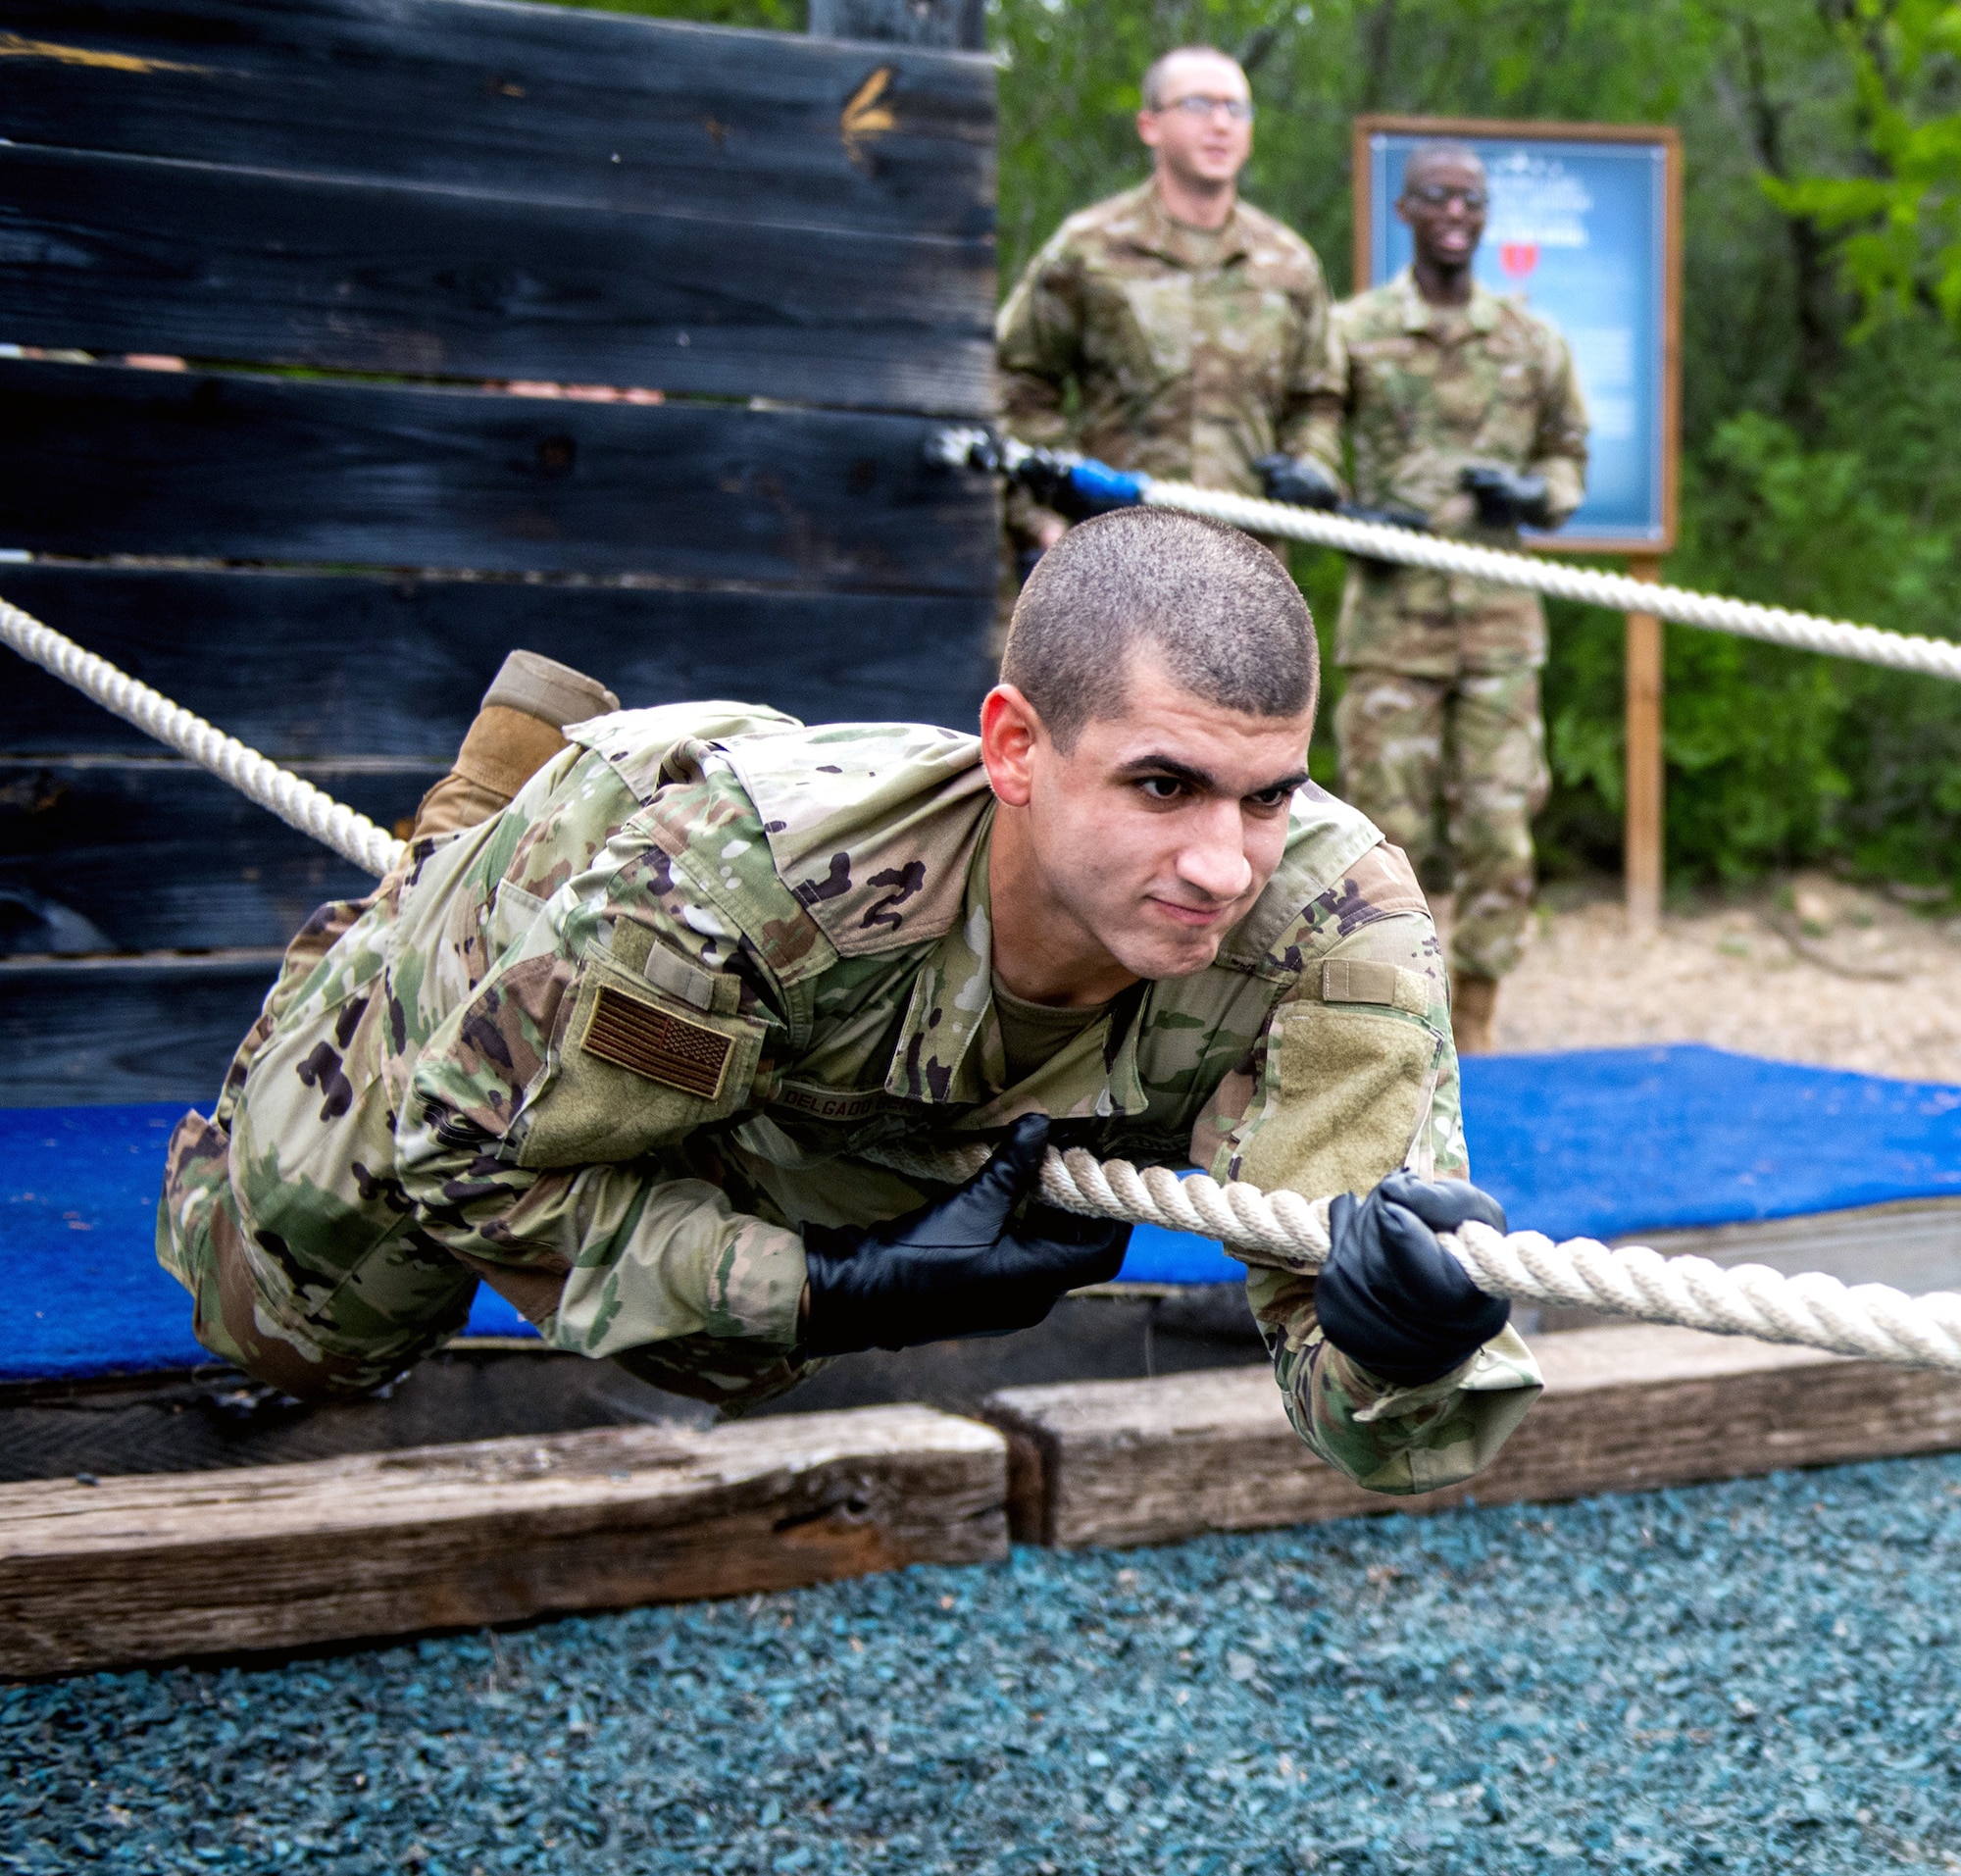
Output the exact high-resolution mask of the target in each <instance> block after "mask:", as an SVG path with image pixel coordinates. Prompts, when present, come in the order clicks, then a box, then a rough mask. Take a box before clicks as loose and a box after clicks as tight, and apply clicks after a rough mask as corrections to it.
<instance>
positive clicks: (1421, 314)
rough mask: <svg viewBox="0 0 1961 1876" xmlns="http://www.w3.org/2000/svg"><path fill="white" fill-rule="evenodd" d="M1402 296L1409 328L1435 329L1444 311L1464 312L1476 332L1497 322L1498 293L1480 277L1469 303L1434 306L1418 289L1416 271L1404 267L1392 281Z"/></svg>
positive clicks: (1415, 329)
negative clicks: (1481, 281)
mask: <svg viewBox="0 0 1961 1876" xmlns="http://www.w3.org/2000/svg"><path fill="white" fill-rule="evenodd" d="M1390 285H1391V286H1393V287H1394V288H1395V289H1396V291H1397V292H1398V293H1400V294H1401V296H1402V325H1403V330H1404V331H1406V332H1433V331H1434V330H1436V328H1437V325H1438V324H1439V323H1440V322H1439V321H1438V315H1439V314H1441V313H1445V312H1450V313H1459V312H1461V313H1462V314H1463V315H1464V317H1465V319H1466V321H1467V322H1468V323H1469V325H1470V328H1471V330H1473V331H1474V332H1488V331H1489V330H1491V329H1492V327H1494V326H1496V325H1497V323H1498V296H1497V294H1495V293H1494V292H1492V291H1491V289H1490V288H1489V287H1488V286H1484V285H1483V284H1481V283H1480V282H1479V281H1477V280H1473V281H1472V282H1471V299H1470V303H1469V304H1468V305H1466V306H1463V307H1437V306H1433V305H1431V303H1430V302H1429V301H1428V300H1427V299H1425V298H1424V296H1423V295H1422V294H1421V293H1420V292H1418V291H1417V285H1416V274H1415V272H1414V270H1412V269H1410V268H1407V267H1406V268H1404V269H1403V271H1402V272H1401V273H1400V274H1398V275H1397V276H1396V277H1395V279H1393V280H1392V281H1390Z"/></svg>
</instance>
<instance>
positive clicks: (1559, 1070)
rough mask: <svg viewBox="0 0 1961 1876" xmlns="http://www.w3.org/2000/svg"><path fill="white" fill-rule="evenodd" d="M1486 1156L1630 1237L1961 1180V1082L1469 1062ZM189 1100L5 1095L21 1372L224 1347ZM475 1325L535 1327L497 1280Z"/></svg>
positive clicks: (1133, 1272) (1687, 1065) (1145, 1244)
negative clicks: (192, 1231) (175, 1211)
mask: <svg viewBox="0 0 1961 1876" xmlns="http://www.w3.org/2000/svg"><path fill="white" fill-rule="evenodd" d="M1464 1108H1465V1119H1466V1125H1467V1129H1468V1132H1469V1135H1470V1142H1471V1159H1472V1165H1473V1167H1474V1169H1475V1170H1476V1174H1477V1177H1478V1180H1479V1183H1480V1184H1481V1185H1483V1186H1485V1187H1486V1188H1488V1189H1489V1190H1490V1191H1491V1192H1494V1193H1496V1194H1497V1196H1498V1198H1499V1199H1500V1200H1501V1202H1502V1203H1503V1204H1504V1207H1505V1210H1506V1212H1507V1213H1508V1214H1509V1216H1510V1218H1511V1222H1512V1224H1513V1225H1514V1226H1515V1227H1521V1228H1525V1227H1530V1228H1531V1229H1534V1230H1536V1231H1542V1232H1544V1233H1546V1234H1547V1235H1548V1236H1549V1237H1553V1238H1576V1237H1583V1236H1584V1237H1592V1238H1615V1237H1621V1236H1624V1235H1626V1234H1629V1233H1633V1232H1641V1231H1660V1230H1665V1229H1667V1228H1669V1227H1671V1226H1690V1225H1722V1224H1734V1223H1735V1222H1737V1221H1739V1220H1742V1219H1748V1218H1785V1217H1790V1216H1793V1215H1795V1214H1798V1213H1803V1212H1820V1211H1841V1210H1845V1209H1848V1208H1850V1207H1852V1206H1856V1205H1874V1204H1880V1203H1883V1202H1885V1201H1886V1200H1888V1199H1900V1198H1926V1197H1941V1196H1946V1195H1948V1194H1952V1193H1961V1088H1949V1087H1945V1086H1941V1085H1937V1084H1932V1083H1927V1082H1895V1081H1886V1080H1883V1079H1881V1078H1880V1077H1878V1076H1873V1075H1851V1074H1846V1073H1842V1072H1840V1071H1837V1070H1834V1069H1820V1068H1804V1067H1800V1066H1797V1065H1795V1064H1793V1063H1789V1062H1767V1061H1762V1060H1759V1059H1758V1058H1757V1057H1755V1056H1750V1055H1732V1054H1728V1053H1726V1052H1725V1051H1723V1050H1721V1049H1713V1048H1703V1047H1700V1046H1695V1045H1683V1046H1677V1047H1672V1048H1638V1049H1584V1050H1579V1051H1576V1052H1574V1053H1571V1054H1564V1055H1496V1056H1481V1057H1476V1058H1474V1059H1472V1060H1470V1061H1467V1062H1466V1063H1465V1064H1464ZM182 1111H183V1110H182V1109H181V1108H180V1107H177V1106H176V1105H170V1106H141V1107H52V1108H11V1109H0V1271H4V1275H5V1293H6V1294H7V1295H8V1296H10V1297H12V1298H14V1299H15V1304H16V1307H15V1309H14V1311H13V1312H12V1314H11V1319H10V1321H9V1323H8V1325H7V1330H8V1333H7V1336H6V1339H5V1342H4V1344H0V1379H7V1380H22V1379H32V1378H42V1377H60V1376H74V1375H93V1374H108V1373H142V1372H154V1371H156V1370H159V1369H170V1368H184V1367H190V1366H193V1365H195V1364H196V1363H198V1362H200V1361H203V1360H207V1359H209V1357H208V1356H207V1355H206V1354H205V1353H204V1351H203V1350H202V1349H201V1348H199V1346H198V1345H197V1344H196V1343H195V1342H194V1341H193V1340H192V1339H191V1334H190V1301H189V1298H188V1297H187V1296H186V1295H185V1294H184V1293H183V1292H182V1291H181V1290H179V1289H178V1288H177V1286H176V1283H174V1282H173V1281H172V1280H171V1279H170V1278H169V1277H167V1276H166V1275H164V1273H163V1272H162V1271H161V1270H160V1269H158V1267H157V1264H156V1259H155V1255H154V1249H153V1245H154V1235H155V1219H156V1204H157V1190H158V1186H159V1184H160V1183H161V1180H162V1174H163V1156H164V1143H165V1141H167V1140H168V1139H169V1136H170V1131H171V1129H172V1127H174V1126H175V1125H176V1120H177V1117H178V1115H179V1114H180V1113H181V1112H182ZM1243 1274H1244V1272H1243V1268H1242V1266H1240V1265H1238V1264H1235V1263H1233V1262H1232V1259H1231V1258H1229V1257H1228V1256H1227V1255H1226V1254H1225V1253H1224V1252H1223V1251H1222V1250H1220V1248H1219V1247H1218V1245H1217V1244H1214V1243H1211V1242H1207V1241H1205V1240H1203V1239H1197V1238H1186V1237H1182V1236H1180V1235H1179V1234H1177V1233H1174V1232H1166V1231H1157V1230H1153V1229H1152V1228H1151V1227H1149V1226H1140V1227H1139V1228H1138V1229H1137V1230H1136V1231H1135V1232H1134V1233H1133V1234H1132V1235H1131V1251H1130V1255H1129V1257H1127V1258H1126V1260H1125V1263H1124V1270H1123V1275H1124V1278H1125V1279H1126V1280H1127V1281H1129V1282H1132V1283H1175V1284H1203V1283H1227V1282H1232V1281H1236V1280H1237V1279H1238V1278H1239V1277H1240V1276H1242V1275H1243ZM468 1333H470V1334H472V1335H478V1336H481V1335H495V1336H513V1335H529V1334H531V1333H532V1331H531V1330H530V1328H529V1325H528V1324H527V1323H526V1322H525V1321H524V1320H523V1319H522V1318H521V1317H520V1316H519V1315H518V1313H517V1312H516V1311H515V1310H514V1309H512V1308H511V1306H510V1305H509V1304H508V1303H506V1302H504V1301H503V1299H502V1298H501V1297H499V1296H497V1295H496V1294H494V1293H492V1292H491V1291H489V1290H486V1289H479V1290H478V1293H477V1301H476V1304H475V1306H474V1307H473V1309H472V1311H471V1317H470V1328H469V1332H468Z"/></svg>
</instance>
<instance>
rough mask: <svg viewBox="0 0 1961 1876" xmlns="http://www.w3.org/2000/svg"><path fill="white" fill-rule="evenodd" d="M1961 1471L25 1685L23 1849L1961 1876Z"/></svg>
mask: <svg viewBox="0 0 1961 1876" xmlns="http://www.w3.org/2000/svg"><path fill="white" fill-rule="evenodd" d="M1957 1608H1961V1459H1954V1458H1939V1459H1924V1460H1912V1461H1898V1462H1893V1463H1888V1464H1884V1465H1869V1466H1860V1467H1854V1468H1847V1469H1842V1470H1837V1471H1828V1472H1815V1473H1804V1474H1786V1475H1784V1476H1782V1477H1779V1478H1776V1479H1772V1480H1764V1481H1755V1482H1748V1483H1743V1484H1737V1485H1728V1486H1717V1487H1708V1488H1702V1489H1698V1490H1693V1491H1684V1492H1675V1493H1667V1494H1661V1495H1656V1496H1641V1497H1621V1498H1603V1499H1597V1500H1593V1501H1590V1502H1587V1503H1584V1504H1578V1505H1569V1506H1564V1507H1559V1508H1552V1509H1548V1508H1543V1507H1537V1506H1526V1507H1519V1508H1508V1509H1501V1510H1478V1511H1468V1512H1459V1513H1452V1514H1448V1515H1445V1516H1440V1517H1436V1518H1427V1519H1411V1518H1386V1519H1377V1520H1366V1521H1356V1522H1352V1523H1347V1524H1338V1525H1325V1526H1320V1527H1316V1528H1306V1529H1300V1530H1293V1531H1285V1532H1279V1533H1274V1534H1269V1535H1264V1536H1259V1537H1248V1538H1215V1539H1208V1540H1205V1541H1202V1542H1199V1543H1194V1544H1188V1545H1182V1546H1174V1547H1170V1548H1166V1549H1159V1550H1140V1551H1131V1552H1128V1553H1121V1552H1110V1551H1104V1552H1097V1553H1091V1554H1088V1555H1083V1556H1076V1557H1069V1556H1057V1555H1051V1554H1046V1553H1042V1552H1037V1551H1031V1550H1025V1551H1021V1552H1018V1553H1017V1554H1016V1556H1015V1557H1014V1558H1013V1560H1012V1561H1011V1562H1009V1563H1006V1564H1003V1565H1000V1566H997V1567H990V1568H977V1569H961V1570H933V1569H921V1570H914V1571H910V1572H907V1573H906V1574H904V1575H902V1576H895V1577H884V1578H873V1579H870V1580H867V1581H863V1582H857V1583H848V1584H838V1585H833V1586H830V1587H827V1588H823V1589H818V1590H811V1591H805V1592H800V1593H796V1594H792V1595H783V1596H773V1597H756V1598H752V1599H746V1600H742V1601H737V1602H729V1603H722V1604H706V1605H695V1606H691V1607H684V1608H672V1609H649V1610H641V1611H637V1612H634V1613H631V1614H627V1615H620V1616H607V1617H603V1618H596V1619H588V1620H577V1621H566V1622H557V1623H552V1624H549V1625H545V1626H540V1627H537V1628H534V1629H530V1630H528V1631H525V1632H522V1633H517V1634H505V1635H500V1636H496V1637H491V1636H488V1635H482V1634H478V1635H473V1636H468V1637H462V1638H454V1639H449V1640H443V1641H435V1642H428V1643H424V1644H422V1645H420V1646H410V1647H402V1648H385V1649H377V1650H375V1651H371V1652H361V1653H351V1654H345V1655H341V1656H337V1657H330V1658H323V1659H317V1660H310V1661H305V1662H300V1663H295V1664H291V1665H287V1666H284V1667H280V1668H277V1669H261V1670H255V1671H249V1672H248V1671H241V1670H237V1669H227V1670H219V1671H197V1672H193V1671H185V1670H177V1671H172V1672H168V1673H161V1674H155V1675H148V1674H129V1675H120V1676H118V1675H100V1676H96V1677H93V1678H89V1679H85V1680H77V1681H71V1682H65V1683H58V1684H47V1685H40V1686H28V1687H21V1688H14V1689H11V1690H4V1691H0V1772H4V1778H0V1868H5V1869H8V1870H22V1871H43V1870H46V1871H63V1872H71V1871H75V1870H83V1869H87V1870H96V1869H104V1870H116V1871H122V1870H158V1871H190V1870H206V1871H208V1870H251V1871H287V1870H305V1871H346V1872H357V1871H358V1872H371V1871H372V1872H411V1873H412V1876H415V1873H418V1872H419V1873H420V1876H469V1873H470V1872H478V1871H481V1872H483V1876H494V1872H498V1871H503V1870H528V1871H540V1872H543V1871H550V1872H554V1876H583V1873H584V1872H599V1871H606V1872H615V1871H618V1872H635V1873H637V1872H643V1871H644V1872H666V1871H738V1870H740V1871H770V1872H785V1873H787V1872H793V1871H807V1872H812V1876H818V1873H820V1872H822V1873H824V1876H830V1872H847V1871H849V1872H854V1873H855V1872H861V1871H873V1872H927V1871H960V1872H980V1871H1003V1872H1005V1871H1036V1872H1048V1871H1068V1872H1090V1871H1095V1872H1103V1871H1131V1870H1139V1871H1142V1870H1150V1871H1159V1870H1163V1871H1180V1872H1190V1873H1191V1876H1201V1873H1203V1876H1232V1872H1251V1871H1260V1872H1269V1871H1271V1872H1281V1871H1290V1870H1335V1869H1340V1870H1355V1871H1392V1870H1393V1871H1420V1872H1426V1873H1428V1872H1437V1873H1438V1876H1444V1873H1447V1872H1453V1871H1474V1870H1475V1871H1490V1872H1505V1876H1513V1873H1515V1872H1540V1871H1543V1872H1558V1876H1579V1873H1580V1872H1583V1871H1594V1870H1631V1871H1648V1870H1724V1871H1763V1872H1772V1871H1776V1872H1780V1873H1783V1872H1790V1871H1803V1872H1811V1871H1817V1872H1832V1873H1833V1876H1846V1872H1866V1871H1879V1870H1894V1869H1901V1868H1907V1869H1914V1868H1918V1869H1940V1870H1949V1869H1956V1868H1961V1814H1957V1806H1956V1797H1957V1791H1958V1790H1961V1671H1957V1660H1956V1648H1957V1641H1956V1635H1957V1622H1956V1612H1957Z"/></svg>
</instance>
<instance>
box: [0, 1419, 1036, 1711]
mask: <svg viewBox="0 0 1961 1876" xmlns="http://www.w3.org/2000/svg"><path fill="white" fill-rule="evenodd" d="M1006 1488H1007V1478H1006V1452H1005V1448H1004V1445H1003V1443H1002V1440H1001V1437H1000V1435H999V1434H997V1433H995V1432H994V1431H993V1430H992V1429H991V1428H988V1427H984V1426H981V1425H980V1423H979V1422H978V1421H973V1420H962V1419H957V1418H955V1417H954V1416H953V1415H950V1414H944V1413H937V1412H934V1411H933V1410H931V1409H930V1408H927V1407H913V1406H898V1407H867V1408H861V1409H858V1410H855V1411H852V1412H843V1413H822V1414H803V1415H787V1416H783V1417H781V1418H765V1419H762V1420H756V1421H750V1422H745V1423H742V1424H739V1425H729V1426H722V1427H715V1428H711V1429H709V1430H707V1431H705V1432H700V1431H691V1430H686V1429H679V1428H671V1427H609V1428H603V1429H599V1430H597V1431H593V1432H586V1433H576V1434H561V1435H556V1436H552V1437H547V1438H543V1439H511V1440H484V1441H478V1442H473V1443H471V1444H469V1445H446V1446H422V1447H414V1448H410V1449H407V1450H402V1451H395V1452H377V1453H362V1454H359V1455H356V1456H352V1457H347V1458H340V1459H327V1460H320V1461H316V1462H313V1463H309V1464H304V1465H280V1466H255V1467H250V1468H241V1469H238V1470H235V1471H214V1472H199V1473H187V1474H186V1473H177V1474H164V1475H159V1476H150V1477H129V1478H117V1479H105V1480H104V1481H103V1482H102V1483H101V1484H100V1485H98V1486H86V1485H82V1484H79V1483H76V1482H74V1481H69V1480H60V1481H42V1482H37V1483H34V1484H30V1485H11V1486H4V1487H0V1674H4V1675H10V1676H27V1675H41V1674H67V1673H78V1672H82V1671H86V1670H91V1669H97V1668H111V1667H122V1666H129V1665H133V1664H135V1663H139V1662H153V1661H162V1660H171V1659H180V1658H184V1657H188V1656H198V1655H212V1654H235V1653H244V1652H248V1651H251V1650H254V1649H265V1648H307V1647H316V1646H319V1645H321V1644H324V1643H330V1642H340V1641H351V1640H357V1639H362V1638H368V1637H384V1636H399V1635H411V1634H415V1633H418V1632H421V1631H427V1630H430V1629H445V1628H456V1627H472V1626H475V1625H477V1624H479V1623H486V1622H510V1621H519V1620H523V1619H525V1618H527V1617H530V1616H536V1615H546V1614H557V1613H570V1612H572V1611H575V1610H579V1609H610V1608H622V1607H626V1606H629V1605H631V1604H637V1603H645V1602H668V1601H678V1600H683V1599H691V1598H696V1597H723V1596H739V1595H746V1594H749V1593H751V1592H754V1591H759V1590H782V1589H790V1588H794V1587H797V1586H799V1585H803V1584H810V1583H819V1582H825V1581H829V1580H830V1579H833V1578H838V1577H850V1576H861V1575H864V1574H867V1573H868V1572H871V1571H876V1570H893V1569H900V1568H903V1567H904V1566H905V1565H907V1564H910V1563H979V1562H985V1561H988V1560H990V1559H994V1558H999V1557H1002V1556H1005V1555H1006V1554H1007V1520H1006V1517H1005V1515H1004V1512H1003V1508H1002V1507H1003V1501H1004V1498H1005V1496H1006Z"/></svg>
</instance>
